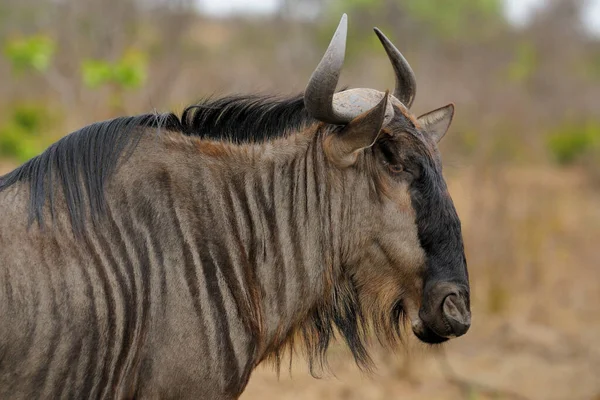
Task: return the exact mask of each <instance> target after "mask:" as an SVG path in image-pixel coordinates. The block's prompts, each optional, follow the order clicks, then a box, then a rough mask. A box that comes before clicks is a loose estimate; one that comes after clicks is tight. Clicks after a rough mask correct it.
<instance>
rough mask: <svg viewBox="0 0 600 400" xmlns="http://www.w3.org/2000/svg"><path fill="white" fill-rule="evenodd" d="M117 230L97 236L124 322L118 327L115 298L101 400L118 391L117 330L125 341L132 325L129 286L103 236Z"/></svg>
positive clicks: (111, 308)
mask: <svg viewBox="0 0 600 400" xmlns="http://www.w3.org/2000/svg"><path fill="white" fill-rule="evenodd" d="M107 208H108V207H107ZM115 228H116V226H110V227H105V228H104V229H101V230H99V231H98V233H97V236H96V239H97V240H98V243H99V245H100V248H101V249H103V251H104V255H105V257H106V259H107V262H108V263H107V265H106V268H107V269H109V270H111V271H112V273H113V274H114V276H115V279H116V282H117V287H116V288H115V289H114V290H113V293H119V294H120V295H121V297H122V302H121V308H122V309H123V322H122V323H123V326H122V327H117V326H116V324H117V322H116V313H117V307H118V305H117V302H116V299H115V298H114V297H113V304H112V306H109V308H110V309H109V312H110V313H112V314H113V319H114V324H115V330H114V331H112V336H109V338H108V344H107V359H106V360H105V362H104V368H103V370H102V377H103V379H102V382H103V389H102V392H101V393H100V395H99V398H106V396H108V394H109V393H110V392H111V390H112V391H115V390H116V388H115V387H114V384H113V380H114V379H115V378H116V377H117V376H116V374H115V373H116V368H117V364H118V356H119V355H118V354H116V347H117V329H118V328H121V329H123V337H122V338H121V340H122V341H125V340H126V338H127V337H128V326H129V324H130V321H129V318H128V313H127V307H128V304H130V303H129V300H128V296H129V290H128V288H127V285H126V284H125V278H124V277H123V274H122V273H121V271H120V269H119V267H118V265H117V260H116V258H115V255H114V254H113V249H112V246H111V244H110V243H109V242H108V241H107V239H106V237H105V236H104V234H102V231H103V230H106V231H108V232H114V229H115ZM109 326H110V325H109ZM110 332H111V331H110V329H109V334H110ZM115 362H116V363H117V364H115V368H112V366H113V363H115Z"/></svg>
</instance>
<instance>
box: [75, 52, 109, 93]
mask: <svg viewBox="0 0 600 400" xmlns="http://www.w3.org/2000/svg"><path fill="white" fill-rule="evenodd" d="M81 74H82V77H83V83H84V84H85V85H86V86H87V87H89V88H91V89H96V88H98V87H100V86H102V85H105V84H107V83H109V82H111V81H112V79H113V75H114V74H113V67H112V66H111V65H110V64H109V63H107V62H106V61H102V60H90V59H88V60H84V61H82V63H81Z"/></svg>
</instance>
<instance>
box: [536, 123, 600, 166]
mask: <svg viewBox="0 0 600 400" xmlns="http://www.w3.org/2000/svg"><path fill="white" fill-rule="evenodd" d="M546 144H547V147H548V149H549V151H550V153H551V154H552V156H553V158H554V160H555V161H556V162H558V163H559V164H561V165H569V164H573V163H575V162H577V161H581V160H582V158H583V157H585V156H590V154H591V153H597V152H598V146H599V145H600V122H599V121H595V120H591V119H590V120H587V121H568V122H565V123H563V124H562V125H560V126H559V127H558V128H556V129H555V130H554V131H552V132H551V133H550V134H549V135H548V138H547V141H546ZM598 154H599V155H600V152H598Z"/></svg>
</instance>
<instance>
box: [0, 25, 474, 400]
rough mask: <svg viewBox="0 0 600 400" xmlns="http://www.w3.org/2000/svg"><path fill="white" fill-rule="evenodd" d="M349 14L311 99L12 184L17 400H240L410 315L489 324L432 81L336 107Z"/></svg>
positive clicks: (199, 125)
mask: <svg viewBox="0 0 600 400" xmlns="http://www.w3.org/2000/svg"><path fill="white" fill-rule="evenodd" d="M346 30H347V22H346V16H344V17H343V18H342V21H341V22H340V25H339V27H338V29H337V31H336V33H335V35H334V37H333V39H332V41H331V44H330V46H329V47H328V49H327V51H326V53H325V56H324V57H323V59H322V60H321V62H320V64H319V65H318V67H317V69H316V70H315V72H314V73H313V75H312V77H311V79H310V81H309V84H308V86H307V89H306V91H305V93H304V95H303V96H297V97H293V98H287V99H278V98H269V97H261V96H242V97H226V98H221V99H216V100H215V99H211V100H206V101H204V102H202V103H200V104H197V105H194V106H191V107H189V108H187V109H186V110H185V111H184V112H183V114H182V115H181V117H177V116H175V115H174V114H165V115H142V116H136V117H125V118H118V119H115V120H111V121H108V122H102V123H98V124H94V125H91V126H88V127H86V128H83V129H81V130H80V131H77V132H75V133H72V134H70V135H68V136H66V137H64V138H63V139H61V140H60V141H58V142H57V143H55V144H54V145H52V146H51V147H50V148H48V149H47V150H46V151H45V152H44V153H42V154H41V155H39V156H37V157H35V158H33V159H32V160H30V161H28V162H27V163H25V164H24V165H23V166H21V167H19V168H18V169H16V170H14V171H13V172H11V173H9V174H7V175H5V176H3V177H1V178H0V398H3V399H5V398H14V399H30V398H77V399H83V398H118V399H122V398H194V399H199V398H206V399H234V398H237V397H238V396H239V395H240V393H242V391H243V390H244V387H245V386H246V384H247V382H248V379H249V377H250V374H251V372H252V370H253V369H254V368H255V367H256V366H257V365H258V364H260V363H261V362H263V361H264V360H267V359H273V360H275V362H279V361H280V355H281V354H282V352H283V351H285V350H286V349H288V348H290V347H292V346H294V345H297V346H299V347H300V348H302V349H304V350H305V353H306V355H307V357H308V360H309V363H310V365H311V368H312V367H318V366H319V365H321V364H322V362H323V358H324V356H325V352H326V350H327V347H328V345H329V343H330V339H331V338H332V337H333V336H334V332H339V335H340V336H341V338H343V340H345V342H346V343H347V345H348V346H349V348H350V350H351V351H352V353H353V355H354V357H355V359H356V361H357V363H358V364H359V365H361V366H366V367H368V366H369V365H370V364H371V360H370V358H369V354H368V351H367V345H366V338H367V333H368V332H373V333H374V334H376V335H377V337H378V338H379V339H380V341H381V342H382V343H383V344H387V345H390V346H393V345H395V344H397V342H398V340H399V338H400V334H401V327H402V326H403V319H404V318H403V316H406V319H407V320H409V321H410V323H411V326H412V331H413V332H414V333H415V335H416V336H417V337H418V338H419V339H421V340H422V341H424V342H427V343H440V342H443V341H445V340H447V339H448V338H450V337H454V336H459V335H462V334H464V333H465V332H466V331H467V329H468V328H469V325H470V311H469V284H468V274H467V269H466V259H465V255H464V250H463V242H462V235H461V225H460V220H459V218H458V216H457V213H456V211H455V208H454V206H453V203H452V200H451V198H450V195H449V193H448V190H447V187H446V184H445V181H444V179H443V177H442V166H441V160H440V156H439V152H438V148H437V145H436V143H437V141H438V140H440V139H441V137H442V136H443V135H444V134H445V132H446V130H447V129H448V127H449V125H450V122H451V119H452V116H453V112H454V108H453V106H452V105H449V106H446V107H443V108H440V109H438V110H435V111H432V112H430V113H427V114H425V115H423V116H421V117H419V118H415V117H414V116H413V115H412V114H411V113H410V111H409V108H410V106H411V104H412V102H413V98H414V96H415V87H416V86H415V78H414V74H413V72H412V70H411V68H410V66H409V65H408V63H407V62H406V61H405V59H404V58H403V56H402V55H401V54H400V52H399V51H398V50H397V49H396V48H395V47H394V45H393V44H392V43H391V42H390V41H389V40H388V39H387V38H386V37H385V36H384V35H383V34H382V33H381V32H380V31H379V30H377V29H376V33H377V35H378V37H379V39H380V40H381V42H382V44H383V46H384V48H385V50H386V52H387V54H388V56H389V58H390V60H391V63H392V65H393V68H394V70H395V73H396V78H397V83H396V89H395V91H394V93H393V94H389V93H387V92H386V93H381V92H378V91H375V90H372V89H349V90H343V91H340V92H336V85H337V81H338V76H339V73H340V70H341V67H342V63H343V59H344V50H345V40H346Z"/></svg>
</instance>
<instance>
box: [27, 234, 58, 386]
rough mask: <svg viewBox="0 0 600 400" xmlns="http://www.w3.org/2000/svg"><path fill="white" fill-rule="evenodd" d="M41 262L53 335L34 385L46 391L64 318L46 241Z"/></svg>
mask: <svg viewBox="0 0 600 400" xmlns="http://www.w3.org/2000/svg"><path fill="white" fill-rule="evenodd" d="M39 250H40V261H41V264H42V265H41V269H42V270H43V271H44V273H45V275H46V279H45V282H46V283H47V285H48V290H49V291H50V298H51V300H50V301H51V309H50V313H51V315H52V318H51V320H52V335H51V336H50V343H49V344H48V350H47V352H46V354H45V360H44V361H42V362H40V368H39V369H38V371H37V373H36V374H35V376H34V378H33V382H34V385H36V387H38V388H40V390H44V388H45V386H46V383H47V380H48V375H49V371H50V367H51V366H52V363H53V361H54V360H55V358H56V355H57V351H56V350H57V348H58V345H59V343H60V339H61V335H62V318H61V316H60V313H59V311H58V302H57V300H56V289H55V288H54V280H53V279H52V272H51V268H50V263H49V262H48V254H47V252H48V249H47V245H46V243H45V242H44V241H42V243H41V245H40V249H39Z"/></svg>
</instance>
